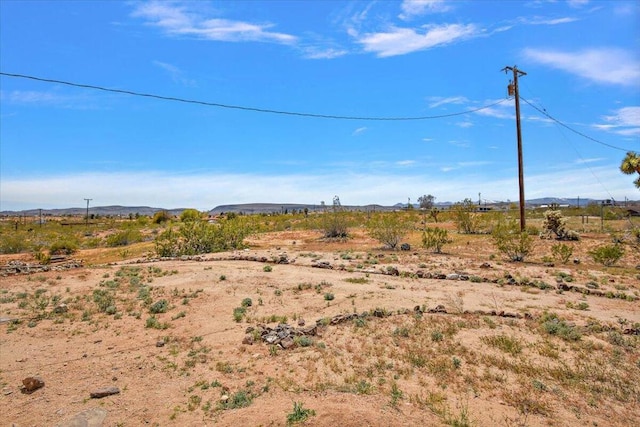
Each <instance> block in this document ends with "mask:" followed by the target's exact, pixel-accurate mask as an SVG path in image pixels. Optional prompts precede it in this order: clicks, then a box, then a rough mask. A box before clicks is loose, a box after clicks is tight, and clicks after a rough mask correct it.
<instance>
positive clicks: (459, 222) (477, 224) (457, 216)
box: [451, 199, 484, 234]
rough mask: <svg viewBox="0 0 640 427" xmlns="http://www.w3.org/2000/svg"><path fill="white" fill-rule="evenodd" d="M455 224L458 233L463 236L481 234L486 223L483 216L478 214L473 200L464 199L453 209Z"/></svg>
mask: <svg viewBox="0 0 640 427" xmlns="http://www.w3.org/2000/svg"><path fill="white" fill-rule="evenodd" d="M451 213H452V214H453V222H454V223H455V224H456V227H457V229H458V232H460V233H463V234H476V233H479V232H480V230H481V228H482V225H483V223H484V221H483V218H482V216H481V214H478V213H477V212H476V205H475V203H473V202H472V201H471V199H464V200H463V201H462V202H458V203H456V204H454V205H453V206H452V207H451Z"/></svg>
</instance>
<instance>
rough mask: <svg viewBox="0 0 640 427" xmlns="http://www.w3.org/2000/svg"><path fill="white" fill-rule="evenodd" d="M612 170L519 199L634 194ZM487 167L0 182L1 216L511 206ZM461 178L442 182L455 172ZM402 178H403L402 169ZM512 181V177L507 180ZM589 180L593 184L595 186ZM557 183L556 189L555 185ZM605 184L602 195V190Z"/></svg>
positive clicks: (534, 183)
mask: <svg viewBox="0 0 640 427" xmlns="http://www.w3.org/2000/svg"><path fill="white" fill-rule="evenodd" d="M618 162H619V159H616V160H615V162H614V163H613V164H609V165H603V166H599V167H595V168H594V167H593V166H592V167H590V168H587V165H575V164H573V165H569V164H566V163H565V164H563V167H562V168H560V169H559V170H556V171H553V172H548V169H545V172H542V173H540V172H536V171H531V170H529V171H527V175H526V176H525V180H526V191H527V193H526V197H527V198H534V197H546V196H550V197H551V196H553V197H569V196H571V197H574V196H575V195H580V196H581V197H591V198H611V196H613V197H614V198H616V199H624V197H625V196H632V197H633V196H635V195H637V194H638V190H637V189H636V188H635V187H634V186H633V183H632V181H631V180H629V179H628V177H627V176H626V175H623V174H621V173H620V172H619V170H618V168H617V166H616V165H617V164H618ZM486 164H488V163H487V162H466V163H465V162H462V163H457V164H454V165H444V166H441V167H437V166H434V167H432V168H430V169H431V173H428V171H425V170H423V169H422V168H421V169H420V171H419V172H417V173H415V174H414V175H412V174H408V175H407V174H402V175H399V174H390V173H381V172H380V171H379V170H376V171H375V172H372V173H368V174H367V173H353V172H345V171H344V170H341V171H338V172H336V173H331V174H317V175H302V174H296V175H280V176H274V175H259V174H213V173H203V174H171V173H166V172H130V173H127V172H121V173H79V174H67V175H58V176H40V177H33V178H12V177H6V176H3V177H2V180H0V197H1V199H0V210H16V209H31V208H66V207H78V206H79V207H82V206H84V203H85V202H84V198H87V197H89V198H92V199H93V200H92V202H91V205H92V206H108V205H124V206H152V207H159V208H180V207H184V208H186V207H193V208H196V209H199V210H209V209H212V208H214V207H215V206H218V205H222V204H232V203H258V202H264V203H309V204H313V203H319V202H320V201H321V200H325V201H326V200H331V198H332V197H333V196H334V195H336V194H337V195H339V196H340V200H341V201H342V202H343V204H355V205H364V204H369V203H380V204H383V205H393V204H395V203H397V202H399V201H403V200H406V198H407V197H412V198H413V197H417V196H418V195H420V194H423V192H424V191H425V190H424V189H425V188H428V189H429V190H428V191H429V193H430V194H433V195H434V196H436V197H437V198H438V201H441V202H444V201H459V200H463V199H464V198H467V197H472V196H473V195H474V194H477V193H478V192H482V193H483V194H484V193H485V192H487V193H488V192H490V191H491V192H492V193H493V194H492V195H491V198H494V199H496V200H507V199H511V200H516V199H517V197H518V184H517V174H516V173H515V171H514V173H513V174H511V173H509V171H504V172H505V173H508V176H505V173H502V174H500V175H502V176H501V177H500V176H499V177H493V176H492V175H489V174H486V173H483V172H481V171H479V170H478V168H476V166H482V165H486ZM461 168H462V169H464V173H461V174H446V176H444V175H442V172H448V171H452V170H456V169H461ZM404 170H407V169H406V168H405V169H404ZM511 175H513V176H511ZM595 176H597V177H598V178H597V179H596V178H595ZM558 182H562V188H559V187H558V186H557V185H556V184H557V183H558ZM601 182H606V186H607V188H606V189H604V188H601V187H602V185H601Z"/></svg>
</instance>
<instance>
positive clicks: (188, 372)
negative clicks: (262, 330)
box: [0, 232, 640, 426]
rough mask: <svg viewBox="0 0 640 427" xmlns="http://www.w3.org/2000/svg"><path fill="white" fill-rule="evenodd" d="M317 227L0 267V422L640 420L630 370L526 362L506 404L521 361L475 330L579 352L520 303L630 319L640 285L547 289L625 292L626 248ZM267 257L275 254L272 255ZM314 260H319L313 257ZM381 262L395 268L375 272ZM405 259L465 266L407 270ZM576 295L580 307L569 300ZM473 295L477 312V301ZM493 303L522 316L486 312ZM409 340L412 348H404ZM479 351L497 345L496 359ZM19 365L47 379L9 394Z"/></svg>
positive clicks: (630, 276)
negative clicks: (244, 240) (297, 414)
mask: <svg viewBox="0 0 640 427" xmlns="http://www.w3.org/2000/svg"><path fill="white" fill-rule="evenodd" d="M318 237H319V236H318V235H316V234H314V233H310V232H304V233H302V232H300V233H298V232H283V233H277V234H270V235H263V236H260V237H259V238H255V239H253V240H252V241H251V242H250V243H251V248H250V249H248V250H244V251H236V252H232V253H219V254H209V255H204V256H202V257H201V259H200V260H199V261H196V260H164V261H158V260H156V261H152V262H148V261H145V260H140V261H143V262H140V263H136V262H135V260H127V261H121V262H118V263H112V264H109V265H99V266H89V265H87V266H85V267H83V268H80V269H74V270H69V271H64V272H57V271H50V272H46V273H37V274H31V275H12V276H7V277H0V290H1V291H2V292H3V293H2V295H0V296H2V297H3V298H4V299H3V303H2V304H0V317H2V318H7V319H19V321H20V323H16V322H7V323H4V324H2V325H0V382H1V384H0V385H1V386H2V394H1V395H0V402H1V405H2V408H3V410H2V416H1V417H0V418H1V419H0V425H2V426H54V425H71V424H68V420H70V419H71V418H72V417H73V416H74V415H75V414H77V413H79V412H81V411H84V410H86V409H90V408H94V407H99V408H102V409H104V410H106V413H107V415H106V419H105V420H104V424H103V425H105V426H139V425H158V426H165V425H175V426H205V425H220V426H235V425H246V426H259V425H262V426H283V425H286V424H287V416H288V415H289V414H292V413H293V409H294V403H302V405H303V407H304V408H305V409H306V408H308V409H312V410H313V411H314V412H315V415H310V416H309V417H308V418H307V420H306V421H305V422H304V425H308V426H336V425H340V426H424V425H478V426H495V425H513V426H515V425H531V426H537V425H541V426H542V425H545V426H546V425H553V426H583V425H593V426H596V425H598V426H608V425H616V426H623V425H629V426H630V425H638V423H640V406H639V399H640V397H639V396H638V394H637V388H633V386H630V387H631V388H632V391H631V392H630V395H627V396H626V397H625V398H619V399H615V398H612V397H611V394H601V395H600V394H597V392H596V391H595V390H591V389H590V387H591V386H590V385H587V386H585V387H580V386H579V385H567V384H570V383H569V382H563V381H564V380H562V379H559V380H558V384H560V385H558V387H557V388H554V387H553V386H552V385H551V384H552V383H553V381H554V379H553V376H552V375H551V374H548V373H547V374H544V373H540V375H539V378H541V381H540V383H543V382H544V383H546V384H547V385H546V386H544V387H543V386H536V387H537V390H543V391H542V392H540V394H539V396H538V398H537V400H533V401H532V403H531V405H529V407H527V406H526V405H524V406H522V405H519V404H518V402H522V401H523V400H522V399H520V400H516V399H515V397H514V396H520V395H519V394H518V393H524V394H525V395H526V394H527V393H528V392H527V390H528V389H527V388H526V387H530V383H531V381H530V376H527V375H528V374H526V373H524V374H522V375H525V376H524V377H521V376H520V375H521V374H520V372H519V371H518V370H515V369H506V368H505V369H502V370H501V367H500V365H499V363H500V362H499V360H503V361H504V363H507V362H508V363H514V362H512V359H511V357H512V356H511V355H508V354H507V355H505V354H503V353H501V352H500V351H499V350H496V349H495V348H493V347H490V346H488V345H486V343H483V341H482V339H481V337H483V336H492V335H496V334H501V335H503V336H509V337H513V338H514V339H518V340H519V342H520V343H522V345H523V347H524V350H523V351H522V353H521V354H519V355H517V356H513V360H515V361H519V362H518V363H520V362H522V364H521V365H519V366H526V365H527V363H530V364H531V366H533V365H535V366H537V367H539V368H540V369H541V370H542V371H541V372H543V371H544V366H547V365H548V366H552V365H554V366H555V364H556V363H557V361H558V360H561V361H562V360H567V363H569V364H571V363H573V364H577V365H579V359H580V357H584V355H585V354H590V353H588V352H586V353H585V347H584V345H583V346H582V347H580V348H578V347H576V345H575V344H573V343H567V342H565V341H563V340H561V339H559V338H558V337H548V336H546V335H543V334H542V333H540V332H537V331H538V329H539V328H537V326H536V323H535V322H536V320H531V319H528V318H525V314H527V315H532V316H533V317H534V319H537V318H538V317H539V316H540V315H542V314H543V313H544V312H549V311H552V312H555V313H557V314H558V315H559V316H561V317H562V318H563V319H566V320H567V321H568V322H572V324H575V325H576V326H578V327H582V326H584V325H588V324H590V323H594V322H595V323H597V324H599V325H605V326H606V325H609V326H611V327H612V328H620V330H621V331H622V329H623V328H624V326H625V325H626V326H629V325H633V323H640V307H639V303H638V301H637V300H636V301H627V300H622V299H620V298H606V297H602V296H594V295H584V294H582V293H579V292H572V291H567V292H562V293H558V292H557V291H556V285H557V277H558V273H559V272H560V273H566V274H571V275H572V277H573V281H572V282H570V283H568V284H569V285H575V286H578V287H580V288H584V287H585V284H586V283H587V282H589V281H590V280H595V281H597V282H598V283H599V287H598V289H599V290H600V291H603V292H606V291H611V292H625V293H626V294H629V295H634V292H635V294H637V291H638V290H639V289H640V280H639V277H640V276H639V275H638V273H637V270H635V272H634V269H635V265H637V264H638V263H640V260H639V259H638V254H631V255H629V256H628V257H627V258H625V260H624V267H625V268H620V269H606V270H605V269H602V268H597V267H596V266H594V265H592V264H591V265H589V264H587V263H586V262H583V263H581V264H573V263H571V264H567V265H556V266H554V267H549V266H544V265H543V264H542V263H540V262H531V263H519V264H514V263H510V262H507V261H504V260H501V259H500V257H497V258H496V257H495V256H491V254H492V253H494V251H493V250H492V249H490V248H488V247H486V245H485V246H477V245H474V244H471V245H469V244H468V242H463V241H460V242H456V243H455V244H454V245H452V246H451V247H447V248H446V250H447V251H448V252H449V254H448V255H447V254H444V255H437V254H432V253H429V252H426V251H424V250H423V249H418V250H412V251H408V252H393V251H388V250H381V249H380V248H378V246H379V245H377V244H376V242H373V241H371V240H369V239H367V238H366V237H364V236H356V238H354V239H351V240H349V241H347V242H337V243H326V242H322V241H320V239H319V238H318ZM588 242H589V240H588V239H586V243H585V245H588V244H589V243H588ZM412 243H417V242H412ZM415 246H416V244H414V247H415ZM262 258H265V259H266V261H267V262H262V261H264V259H262ZM253 259H256V260H255V261H254V260H253ZM261 259H262V260H261ZM279 259H286V260H287V261H288V263H286V264H279V263H276V262H274V261H277V260H279ZM322 262H326V263H328V264H329V265H330V266H331V267H332V268H331V269H327V268H317V267H315V265H318V264H320V263H322ZM483 264H484V265H483ZM266 266H269V267H270V270H271V271H268V270H269V268H266V269H265V267H266ZM387 267H393V268H396V269H397V270H398V271H399V273H400V274H399V275H397V276H395V275H388V274H382V273H383V272H386V271H388V268H387ZM123 268H124V270H123ZM131 268H133V269H139V270H138V272H137V277H138V279H139V280H141V282H142V285H145V286H147V287H148V288H150V294H151V299H152V300H153V301H158V300H161V299H165V300H167V301H168V303H169V308H168V310H167V312H166V313H159V314H157V315H155V317H156V319H157V320H158V323H159V324H160V325H162V324H166V326H167V327H166V329H155V328H151V327H145V326H146V325H147V322H148V319H149V317H151V314H150V313H149V311H148V306H144V305H143V302H142V301H141V300H140V299H138V295H139V294H138V292H139V287H140V286H141V284H138V285H137V286H138V287H136V286H135V284H131V283H128V282H127V280H128V279H127V277H126V274H124V273H123V272H126V271H127V270H126V269H131ZM129 271H130V270H129ZM418 271H423V272H429V273H432V274H453V273H457V274H460V275H463V276H469V277H475V278H476V280H446V279H444V280H443V279H434V278H418V277H416V272H418ZM507 274H510V275H511V276H512V277H515V278H518V280H521V279H523V278H527V279H529V280H531V281H534V280H536V281H542V282H545V283H548V284H550V285H552V286H553V287H552V288H551V289H547V290H540V289H538V288H535V287H531V286H512V285H509V284H508V283H507V284H505V283H504V282H505V277H506V275H507ZM116 278H118V279H119V280H118V281H117V282H115V284H114V283H113V281H114V280H115V279H116ZM479 279H482V280H479ZM498 279H501V280H500V282H499V283H494V281H496V280H498ZM110 281H111V282H112V283H111V285H109V284H108V283H107V282H110ZM101 284H102V286H101ZM110 286H111V287H110ZM38 289H42V291H39V292H41V294H42V296H43V297H50V298H52V297H54V296H56V295H57V296H58V298H57V299H58V301H56V302H57V303H58V304H60V303H62V302H66V306H67V308H68V311H67V312H66V313H62V314H59V315H55V314H53V313H52V310H53V309H54V302H53V301H52V300H50V301H49V303H48V305H47V306H46V307H44V308H42V305H43V304H44V303H42V302H41V301H42V300H40V304H41V305H40V306H38V300H37V299H36V298H35V295H36V294H37V293H38V291H37V290H38ZM96 289H103V290H104V289H109V290H110V291H112V292H113V294H114V295H115V302H114V305H115V307H116V309H117V312H116V314H115V315H113V314H112V315H109V314H106V313H100V312H99V310H98V309H97V305H96V303H95V301H94V297H93V295H94V291H95V290H96ZM327 294H331V295H332V296H333V298H330V297H328V296H327ZM25 295H26V296H25ZM12 298H13V301H11V299H12ZM245 298H250V299H251V301H252V305H251V306H249V307H247V308H246V312H245V314H244V316H243V317H242V319H241V320H240V321H239V322H236V321H234V316H233V314H234V308H236V307H240V306H241V303H242V301H243V300H244V299H245ZM21 301H25V302H24V303H22V305H21ZM580 303H584V304H586V305H587V306H588V308H587V309H586V310H579V309H575V308H574V307H577V306H578V305H579V304H580ZM438 305H443V306H444V307H445V308H446V310H447V312H448V314H443V313H428V312H427V313H424V315H422V316H421V317H420V318H417V317H416V316H415V315H414V312H413V310H414V307H416V306H418V307H421V308H424V309H426V310H428V309H433V308H435V307H437V306H438ZM376 308H379V309H380V308H381V309H384V310H385V311H386V312H388V313H390V314H393V315H390V316H389V317H384V318H375V317H370V318H367V320H366V325H364V326H362V325H355V324H354V322H351V321H350V322H345V323H341V324H338V325H328V326H324V327H322V328H320V329H319V336H314V337H312V340H313V343H312V345H309V346H300V345H298V346H296V347H294V348H292V349H288V350H284V349H280V348H276V347H271V346H269V345H267V344H265V343H261V342H256V343H254V344H252V345H249V344H243V343H242V340H243V338H244V337H245V331H246V329H247V327H249V326H256V325H258V324H261V323H262V324H269V325H271V326H275V324H276V323H277V321H282V320H284V317H285V316H286V322H287V323H289V324H291V325H294V326H297V325H298V322H299V321H300V319H304V321H305V323H306V324H307V325H308V324H315V322H316V321H317V320H319V319H323V318H331V317H333V316H335V315H338V314H345V313H362V312H364V311H373V310H374V309H376ZM405 309H406V310H408V313H406V314H405V312H404V310H405ZM478 310H481V311H482V312H484V313H485V314H482V313H481V314H478V313H474V312H476V311H478ZM491 311H494V312H497V313H500V312H506V313H507V314H511V313H512V314H515V315H517V317H515V318H510V317H501V316H492V315H491ZM464 312H467V313H466V314H465V313H464ZM398 313H400V314H398ZM274 320H275V321H274ZM449 330H452V331H453V332H451V333H450V334H449V333H447V331H449ZM405 331H406V333H405ZM419 331H422V332H421V333H422V334H423V335H424V336H427V337H428V336H429V334H431V335H430V336H431V337H434V335H433V333H434V331H443V332H444V338H443V339H442V341H441V342H439V341H437V340H436V339H435V338H433V339H425V338H424V336H419ZM625 338H628V339H631V338H635V337H626V336H625ZM159 341H160V342H162V344H163V346H158V342H159ZM585 341H587V342H591V341H593V343H594V344H593V348H594V349H595V350H593V351H594V354H597V355H600V356H598V357H602V358H603V360H605V359H608V358H609V356H610V355H611V354H617V353H615V350H616V349H615V348H613V347H612V346H611V344H609V343H607V342H606V341H604V340H603V339H602V335H599V336H595V335H594V336H593V337H592V336H588V337H587V336H583V338H582V340H581V342H583V343H584V342H585ZM636 341H637V340H636ZM636 341H629V343H630V344H629V345H628V346H625V347H623V350H622V352H623V353H622V356H621V357H622V358H623V359H622V360H623V362H619V364H618V365H617V366H619V369H630V370H629V371H628V372H627V376H629V375H630V376H631V378H632V379H633V380H634V381H635V380H637V379H638V378H639V371H640V369H638V366H640V364H638V363H639V362H638V360H639V354H638V348H637V347H635V346H634V345H635V344H634V343H635V342H636ZM631 344H634V345H631ZM545 346H549V348H552V349H553V350H549V351H550V352H551V351H555V352H556V353H560V355H559V356H557V355H556V356H555V358H552V359H549V361H548V362H547V361H546V359H545V356H542V354H543V353H544V352H543V351H542V350H541V349H542V348H546V347H545ZM421 354H424V355H426V356H425V359H419V358H418V359H415V357H419V356H420V355H421ZM407 355H409V356H410V357H414V359H411V358H409V356H407ZM411 355H413V356H411ZM487 355H495V356H496V357H495V358H494V359H492V360H494V362H493V365H491V364H488V362H487V361H486V359H485V356H487ZM549 357H551V356H549ZM565 357H566V359H565ZM594 357H595V356H594ZM501 358H502V359H501ZM408 360H414V363H413V364H412V363H408V362H407V361H408ZM415 360H417V362H416V361H415ZM443 360H444V361H447V363H449V362H448V361H451V360H453V362H454V365H455V364H456V363H455V360H458V362H459V363H458V364H459V365H461V366H457V367H456V369H453V368H451V367H450V365H449V364H447V365H446V366H444V365H442V366H443V367H441V369H440V371H438V366H439V365H438V364H437V363H440V362H441V361H443ZM624 361H626V362H624ZM525 362H526V363H525ZM634 362H635V363H636V366H633V363H634ZM625 363H626V364H625ZM571 366H573V365H571ZM611 369H616V365H615V364H612V368H611ZM633 369H635V371H634V370H633ZM554 372H555V371H554ZM612 372H614V371H612ZM615 372H617V371H615ZM535 375H537V374H535ZM535 375H534V376H535ZM28 376H39V377H41V378H42V379H43V380H44V382H45V386H44V387H43V388H41V389H39V390H36V391H35V392H33V393H31V394H27V393H23V392H21V391H20V386H21V384H22V380H23V379H24V378H25V377H28ZM494 377H495V378H494ZM499 377H501V378H502V379H500V378H499ZM523 378H525V379H524V380H523ZM536 378H538V377H536ZM590 378H591V377H590ZM525 382H527V384H524V383H525ZM536 384H537V383H536ZM107 386H115V387H118V388H119V390H120V393H119V394H116V395H113V396H108V397H105V398H102V399H91V398H90V393H91V392H92V391H94V390H96V389H99V388H102V387H107ZM623 386H624V385H621V387H623ZM505 390H507V393H505ZM238 392H245V393H246V394H248V395H250V396H252V399H251V401H250V403H249V404H248V406H246V407H238V408H228V409H227V408H225V402H226V404H227V405H228V403H229V401H230V400H233V398H234V396H237V393H238ZM531 393H533V392H531ZM590 397H591V398H594V399H596V400H597V401H596V402H593V401H590V400H589V399H590ZM227 398H229V399H230V400H228V399H227ZM536 403H537V404H538V406H539V407H537V406H535V404H536ZM240 406H241V405H240ZM523 408H525V409H523ZM527 408H529V409H527ZM465 421H468V422H469V423H468V424H465ZM65 422H67V424H64V423H65ZM455 422H458V424H456V423H455Z"/></svg>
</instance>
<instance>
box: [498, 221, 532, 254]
mask: <svg viewBox="0 0 640 427" xmlns="http://www.w3.org/2000/svg"><path fill="white" fill-rule="evenodd" d="M491 235H492V237H493V241H494V243H495V244H496V247H497V248H498V250H499V251H500V252H502V253H503V254H505V255H506V256H508V257H509V259H510V260H511V261H524V259H525V258H526V257H527V255H529V254H530V253H531V250H532V249H533V238H532V237H531V236H529V233H527V232H526V231H520V227H519V225H518V224H517V223H516V222H515V221H514V220H510V221H500V222H498V224H497V225H496V226H495V227H494V229H493V232H492V233H491Z"/></svg>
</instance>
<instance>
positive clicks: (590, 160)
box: [574, 157, 606, 165]
mask: <svg viewBox="0 0 640 427" xmlns="http://www.w3.org/2000/svg"><path fill="white" fill-rule="evenodd" d="M602 160H606V159H604V158H603V157H597V158H593V159H578V160H576V161H575V162H574V163H575V164H577V165H584V164H587V163H596V162H600V161H602Z"/></svg>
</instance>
